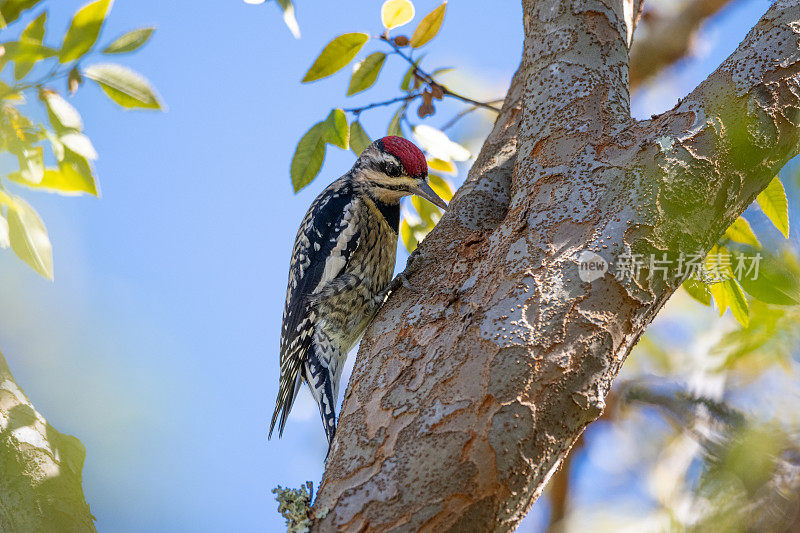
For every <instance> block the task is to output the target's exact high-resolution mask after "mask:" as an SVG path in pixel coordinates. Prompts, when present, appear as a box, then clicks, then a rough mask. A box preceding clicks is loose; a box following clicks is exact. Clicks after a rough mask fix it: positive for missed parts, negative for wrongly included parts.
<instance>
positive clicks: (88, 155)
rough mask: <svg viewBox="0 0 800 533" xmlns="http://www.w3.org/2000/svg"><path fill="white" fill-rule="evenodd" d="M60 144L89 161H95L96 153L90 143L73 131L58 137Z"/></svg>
mask: <svg viewBox="0 0 800 533" xmlns="http://www.w3.org/2000/svg"><path fill="white" fill-rule="evenodd" d="M59 140H60V141H61V143H62V144H63V145H64V146H66V147H67V148H69V149H70V150H72V151H73V152H75V153H76V154H78V155H80V156H81V157H83V158H85V159H88V160H89V161H92V160H95V159H97V151H95V149H94V146H92V141H90V140H89V137H87V136H86V135H84V134H83V133H80V132H77V131H73V132H69V133H65V134H63V135H61V136H59Z"/></svg>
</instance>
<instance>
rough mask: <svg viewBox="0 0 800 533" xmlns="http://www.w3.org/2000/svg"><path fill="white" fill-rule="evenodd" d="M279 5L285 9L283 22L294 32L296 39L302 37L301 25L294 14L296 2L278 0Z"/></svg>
mask: <svg viewBox="0 0 800 533" xmlns="http://www.w3.org/2000/svg"><path fill="white" fill-rule="evenodd" d="M278 5H279V6H280V7H281V10H282V11H283V23H284V24H286V27H287V28H289V31H290V32H292V35H293V36H294V38H295V39H299V38H300V26H299V25H298V24H297V18H295V16H294V4H292V0H278Z"/></svg>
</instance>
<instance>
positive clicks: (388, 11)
mask: <svg viewBox="0 0 800 533" xmlns="http://www.w3.org/2000/svg"><path fill="white" fill-rule="evenodd" d="M413 18H414V4H412V3H411V2H410V1H409V0H386V2H384V3H383V5H382V6H381V21H382V22H383V26H384V27H385V28H386V29H387V30H391V29H392V28H398V27H400V26H402V25H403V24H408V23H409V22H410V21H411V19H413Z"/></svg>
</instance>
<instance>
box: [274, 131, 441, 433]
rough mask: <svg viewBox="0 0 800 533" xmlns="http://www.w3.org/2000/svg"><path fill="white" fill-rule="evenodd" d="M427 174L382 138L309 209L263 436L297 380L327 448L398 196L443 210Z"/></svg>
mask: <svg viewBox="0 0 800 533" xmlns="http://www.w3.org/2000/svg"><path fill="white" fill-rule="evenodd" d="M427 177H428V165H427V162H426V161H425V156H424V155H423V154H422V152H421V151H420V150H419V148H417V147H416V146H415V145H414V144H413V143H412V142H410V141H408V140H406V139H404V138H402V137H394V136H390V137H384V138H382V139H379V140H377V141H375V142H374V143H372V144H371V145H370V146H369V147H368V148H367V149H366V150H364V152H363V153H362V154H361V155H360V156H359V158H358V160H357V161H356V163H355V165H353V168H352V169H350V171H349V172H348V173H347V174H345V175H344V176H342V177H341V178H339V179H337V180H336V181H334V182H333V183H331V184H330V185H329V186H328V187H327V188H326V189H325V190H324V191H322V194H320V195H319V196H318V197H317V199H316V200H314V203H312V204H311V207H310V208H309V210H308V212H307V213H306V216H305V217H304V218H303V222H302V224H301V225H300V229H299V230H298V232H297V238H296V239H295V243H294V249H293V250H292V260H291V264H290V266H289V286H288V288H287V290H286V304H285V307H284V311H283V327H282V329H281V346H280V365H281V376H280V384H279V387H278V399H277V401H276V405H275V412H274V413H273V415H272V423H271V424H270V429H269V436H270V437H272V432H273V430H274V429H275V423H276V422H278V434H279V435H282V434H283V429H284V427H285V425H286V418H287V416H288V415H289V411H290V410H291V408H292V404H293V403H294V400H295V398H296V396H297V392H298V390H299V389H300V383H301V381H302V382H305V383H306V384H307V385H308V387H309V389H310V390H311V394H312V396H313V397H314V400H316V402H317V405H318V406H319V412H320V415H322V424H323V427H324V428H325V435H326V436H327V438H328V446H329V447H330V445H331V443H332V442H333V436H334V434H335V432H336V412H335V410H336V399H337V398H338V393H339V379H340V377H341V374H342V368H343V367H344V361H345V359H346V357H347V353H348V352H349V351H350V349H351V348H352V347H353V346H354V345H355V344H356V342H357V341H358V339H359V338H360V337H361V334H362V333H363V332H364V329H366V327H367V325H368V324H369V322H370V320H372V318H373V317H374V316H375V314H376V313H377V312H378V309H379V308H380V306H381V304H382V303H383V300H384V298H385V297H386V292H387V289H388V287H389V285H390V283H391V281H392V273H393V271H394V263H395V254H396V253H397V233H398V226H399V223H400V200H401V198H403V197H404V196H408V195H411V194H415V195H417V196H421V197H422V198H425V199H426V200H428V201H430V202H432V203H434V204H436V205H437V206H439V207H441V208H443V209H446V208H447V204H446V203H445V202H444V200H442V199H441V198H440V197H439V196H437V194H436V193H435V192H434V191H433V189H431V188H430V186H429V185H428V183H427ZM279 415H280V420H279Z"/></svg>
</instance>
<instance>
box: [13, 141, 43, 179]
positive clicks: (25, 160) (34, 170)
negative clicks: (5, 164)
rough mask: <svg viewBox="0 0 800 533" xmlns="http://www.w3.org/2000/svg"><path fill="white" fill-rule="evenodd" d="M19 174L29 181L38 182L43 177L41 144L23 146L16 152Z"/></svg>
mask: <svg viewBox="0 0 800 533" xmlns="http://www.w3.org/2000/svg"><path fill="white" fill-rule="evenodd" d="M17 157H18V159H19V168H20V175H21V176H22V178H23V179H24V180H25V181H27V182H29V183H39V182H40V181H42V178H43V177H44V149H43V148H42V147H41V146H31V147H25V148H23V149H22V150H21V152H20V153H19V154H17Z"/></svg>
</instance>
